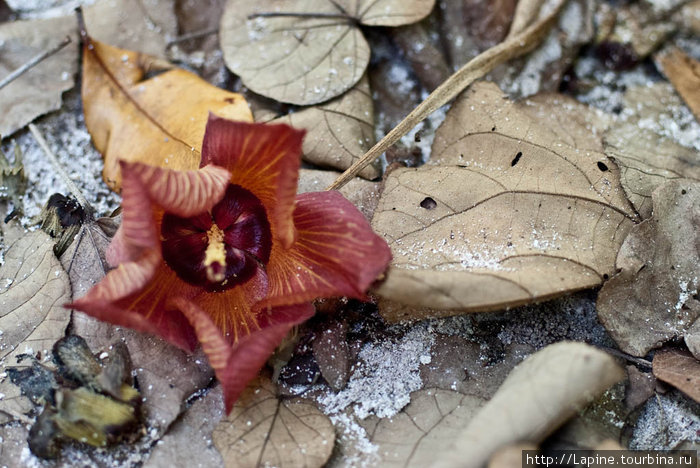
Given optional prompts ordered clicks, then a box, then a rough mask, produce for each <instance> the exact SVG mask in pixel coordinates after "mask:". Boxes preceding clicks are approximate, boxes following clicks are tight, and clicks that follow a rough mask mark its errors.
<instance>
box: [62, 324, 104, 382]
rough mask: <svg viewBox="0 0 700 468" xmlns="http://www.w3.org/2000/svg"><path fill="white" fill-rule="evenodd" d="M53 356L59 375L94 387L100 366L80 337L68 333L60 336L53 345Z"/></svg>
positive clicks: (100, 370) (100, 369)
mask: <svg viewBox="0 0 700 468" xmlns="http://www.w3.org/2000/svg"><path fill="white" fill-rule="evenodd" d="M53 356H54V360H55V361H56V363H57V364H58V366H59V367H58V373H59V375H60V376H61V377H63V378H65V379H68V380H71V381H74V382H75V383H77V384H79V385H86V386H90V387H92V388H95V379H96V378H97V376H98V375H99V374H100V372H102V366H101V365H100V362H99V361H98V360H97V358H95V356H94V355H93V354H92V351H91V350H90V348H89V347H88V345H87V343H86V342H85V340H84V339H83V338H82V337H80V336H78V335H68V336H66V337H63V338H61V339H60V340H58V341H57V342H56V344H54V346H53Z"/></svg>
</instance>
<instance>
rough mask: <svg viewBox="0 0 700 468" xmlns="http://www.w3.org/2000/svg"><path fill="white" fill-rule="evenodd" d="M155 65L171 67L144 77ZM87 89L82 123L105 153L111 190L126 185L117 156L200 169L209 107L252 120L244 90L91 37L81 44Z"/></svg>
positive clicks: (210, 110)
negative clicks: (226, 87) (225, 86)
mask: <svg viewBox="0 0 700 468" xmlns="http://www.w3.org/2000/svg"><path fill="white" fill-rule="evenodd" d="M168 68H169V69H168ZM157 70H166V71H164V72H163V73H160V74H158V75H156V76H153V77H151V78H147V75H148V74H150V73H152V72H154V71H157ZM82 96H83V108H84V109H83V110H84V113H85V124H86V126H87V128H88V131H89V132H90V135H92V139H93V141H94V144H95V147H96V148H97V149H98V151H100V152H101V153H102V155H103V156H104V158H105V167H104V170H103V173H102V176H103V178H104V179H105V182H107V184H108V185H109V186H110V187H111V188H112V189H114V190H119V189H120V187H121V175H120V171H119V160H125V161H130V162H133V161H138V162H142V163H146V164H151V165H155V166H161V167H167V168H170V169H179V170H183V169H184V170H189V169H197V168H198V167H199V161H200V158H201V154H200V150H201V142H202V139H203V136H204V128H205V125H206V122H207V118H208V115H209V112H213V113H215V114H217V115H220V116H222V117H226V118H229V119H234V120H243V121H248V122H251V121H252V115H251V113H250V110H249V109H248V105H247V103H246V102H245V100H244V99H243V97H242V96H241V95H239V94H236V93H231V92H229V91H225V90H223V89H220V88H217V87H215V86H212V85H210V84H209V83H207V82H205V81H204V80H202V79H200V78H199V77H197V76H196V75H194V74H192V73H189V72H187V71H185V70H182V69H178V68H170V65H169V64H167V63H165V62H163V61H160V60H158V59H156V58H154V57H150V56H147V55H144V54H141V53H138V52H133V51H128V50H124V49H119V48H116V47H112V46H109V45H107V44H103V43H101V42H99V41H95V40H93V39H91V38H89V37H88V38H87V40H86V41H85V45H84V48H83V84H82Z"/></svg>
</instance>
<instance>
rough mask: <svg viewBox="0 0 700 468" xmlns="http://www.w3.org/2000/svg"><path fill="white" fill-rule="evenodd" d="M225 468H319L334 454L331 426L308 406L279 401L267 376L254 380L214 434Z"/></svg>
mask: <svg viewBox="0 0 700 468" xmlns="http://www.w3.org/2000/svg"><path fill="white" fill-rule="evenodd" d="M213 440H214V445H215V446H216V448H217V449H218V450H219V452H220V453H221V455H222V456H223V457H224V462H225V466H227V467H232V468H233V467H235V468H246V467H257V466H278V467H281V468H285V467H297V466H306V467H310V468H311V467H321V466H323V465H324V464H325V463H326V461H327V460H328V458H329V457H330V455H331V452H332V451H333V444H334V442H335V429H334V428H333V424H332V423H331V421H330V420H329V419H328V417H327V416H325V415H324V414H323V413H321V411H320V410H319V409H318V408H317V407H316V406H315V405H314V404H313V403H312V402H310V401H308V400H302V399H294V400H278V399H277V395H276V392H275V385H274V384H273V383H272V382H271V381H270V379H269V378H268V377H258V378H257V379H255V380H253V381H252V382H251V384H250V385H249V386H248V388H247V389H246V390H245V392H244V393H243V394H242V395H241V397H240V398H239V399H238V401H237V402H236V404H235V405H234V407H233V410H232V411H231V414H229V415H228V417H227V418H224V419H223V420H222V421H221V422H220V423H219V425H218V426H217V427H216V428H215V429H214V434H213Z"/></svg>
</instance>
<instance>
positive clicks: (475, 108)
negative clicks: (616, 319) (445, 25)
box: [372, 83, 637, 320]
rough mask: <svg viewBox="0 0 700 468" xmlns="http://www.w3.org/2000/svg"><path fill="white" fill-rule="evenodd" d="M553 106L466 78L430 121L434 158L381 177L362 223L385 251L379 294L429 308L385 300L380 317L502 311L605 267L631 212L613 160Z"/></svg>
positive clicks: (594, 276)
mask: <svg viewBox="0 0 700 468" xmlns="http://www.w3.org/2000/svg"><path fill="white" fill-rule="evenodd" d="M555 103H556V101H550V102H549V104H542V103H540V102H530V101H526V102H524V103H517V104H516V103H513V102H511V101H508V100H507V99H505V97H504V96H503V94H502V93H501V92H500V91H499V90H498V88H497V87H495V86H494V85H492V84H488V83H481V84H476V85H474V86H472V88H471V89H470V90H469V91H468V92H467V93H466V94H463V95H462V96H461V97H460V98H459V99H458V100H457V102H456V103H455V104H454V105H453V107H452V109H451V110H450V111H449V113H448V115H447V118H446V119H445V122H444V123H443V124H442V126H441V127H440V128H439V129H438V131H437V133H436V136H435V142H434V143H433V150H432V151H433V155H432V160H431V161H432V164H429V165H425V166H422V167H419V168H417V169H398V170H395V171H393V172H391V173H390V174H389V175H388V177H387V179H386V183H385V188H384V192H383V193H382V196H381V199H380V202H379V206H378V207H377V210H376V212H375V216H374V218H373V221H372V225H373V227H374V229H375V231H377V232H378V233H380V234H381V235H383V236H384V238H385V239H386V240H387V242H388V243H389V245H390V246H391V249H392V253H393V256H394V259H393V261H392V265H391V267H390V269H389V271H388V273H387V279H386V280H385V282H384V283H382V284H381V285H380V286H379V288H378V289H377V292H378V294H380V295H381V296H382V297H384V298H385V299H389V300H391V301H392V302H394V303H402V304H405V305H408V306H411V307H414V308H415V307H423V308H432V309H433V310H426V309H423V310H412V309H410V308H409V309H401V308H400V307H399V306H397V305H395V304H393V305H392V303H391V302H389V301H384V303H383V305H382V307H381V308H380V309H381V311H382V315H383V316H384V317H385V318H387V319H389V320H401V319H416V318H421V317H425V316H431V315H432V316H434V315H447V314H454V313H456V311H477V310H494V309H500V308H504V307H511V306H515V305H519V304H524V303H528V302H533V301H537V300H543V299H547V298H550V297H554V296H557V295H562V294H565V293H569V292H572V291H574V290H578V289H584V288H590V287H594V286H597V285H599V284H600V283H601V282H602V281H603V279H604V278H606V276H607V275H612V274H613V273H614V266H615V265H614V262H615V257H616V255H617V251H618V249H619V247H620V245H621V244H622V241H623V240H624V238H625V236H626V235H627V232H628V231H629V229H630V228H631V227H632V226H633V225H634V223H635V222H636V219H637V218H636V215H635V213H634V211H633V210H632V208H631V207H630V206H629V203H628V202H627V200H626V198H625V196H624V193H623V191H622V188H621V186H620V184H619V179H618V177H619V172H618V170H617V167H616V166H615V164H614V163H613V162H612V161H610V160H609V159H608V158H607V157H605V155H604V154H601V153H599V152H597V151H595V149H594V148H591V146H592V145H591V143H590V142H589V141H588V140H589V139H588V138H583V137H582V136H581V134H582V132H581V130H580V129H578V128H577V124H576V122H575V120H572V119H567V120H566V121H565V120H563V119H564V117H563V116H564V115H567V110H566V109H567V106H566V105H565V104H566V103H565V102H563V103H562V102H559V104H558V105H554V104H555ZM530 106H532V108H529V109H528V107H530ZM526 109H527V110H526ZM577 109H578V108H577V107H573V108H571V109H569V111H568V112H571V113H575V112H576V111H577ZM547 114H557V115H559V118H560V119H562V120H561V123H556V122H555V123H553V122H552V120H551V119H550V118H540V117H538V116H540V115H547ZM569 127H572V128H571V130H570V131H567V130H568V129H569Z"/></svg>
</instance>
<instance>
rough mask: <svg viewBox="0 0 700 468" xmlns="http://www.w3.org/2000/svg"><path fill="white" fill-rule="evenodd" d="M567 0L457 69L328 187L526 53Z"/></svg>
mask: <svg viewBox="0 0 700 468" xmlns="http://www.w3.org/2000/svg"><path fill="white" fill-rule="evenodd" d="M565 3H566V0H558V2H557V3H556V5H555V7H554V8H553V9H552V11H551V12H549V13H548V14H547V15H546V16H545V17H544V18H542V19H541V20H539V21H538V22H537V23H535V24H533V25H532V26H530V27H528V28H526V29H524V30H523V31H522V32H519V33H518V34H515V35H513V36H512V37H510V38H508V39H506V40H505V41H503V42H501V43H500V44H497V45H495V46H493V47H491V48H490V49H488V50H486V51H484V52H482V53H481V54H479V55H477V56H476V57H474V58H473V59H472V60H470V61H469V62H467V63H466V64H465V65H464V66H462V68H460V69H459V70H457V71H456V72H455V73H453V74H452V75H451V76H450V77H449V78H447V80H445V82H444V83H442V84H441V85H440V86H438V87H437V88H436V89H435V91H433V92H432V93H430V95H429V96H428V97H427V98H426V99H425V100H424V101H423V102H421V103H420V104H418V106H417V107H416V108H415V109H413V110H412V111H411V113H409V114H408V115H407V116H406V117H405V118H404V119H403V120H402V121H401V122H399V124H398V125H397V126H396V127H394V128H393V129H392V130H391V131H390V132H389V133H387V134H386V135H385V136H384V138H382V139H381V140H379V142H378V143H377V144H375V145H374V146H373V147H372V148H370V149H369V151H367V152H366V153H365V154H364V155H363V156H362V157H361V158H360V159H358V160H357V161H356V162H355V163H354V164H353V165H352V166H350V167H349V168H348V169H347V170H346V171H345V172H343V173H342V174H341V175H340V176H339V177H338V178H337V179H336V180H335V182H333V183H332V184H331V185H329V186H328V187H327V188H326V190H338V189H339V188H341V187H342V186H344V185H345V184H347V183H348V182H350V180H352V178H353V177H355V176H356V175H357V174H358V173H359V172H360V171H361V170H362V169H364V168H365V167H366V166H367V165H369V164H371V163H372V162H373V161H374V160H375V159H377V158H378V157H379V156H381V154H382V153H384V152H385V151H386V150H387V149H388V148H389V147H390V146H391V145H393V144H394V143H396V142H397V141H398V140H399V139H400V138H401V137H403V136H404V135H406V134H407V133H408V132H409V131H411V129H412V128H413V127H415V126H416V125H418V124H419V123H420V122H422V121H423V120H424V119H425V118H426V117H428V116H429V115H430V114H432V113H433V112H435V111H436V110H437V109H439V108H440V107H442V106H444V105H445V104H447V103H448V102H449V101H450V100H452V99H454V98H455V97H456V96H457V95H458V94H459V93H461V92H462V91H464V90H465V89H466V88H467V87H468V86H469V85H470V84H472V83H473V82H474V81H476V80H478V79H479V78H481V77H483V76H484V75H486V74H487V73H489V72H490V71H491V70H493V69H494V68H496V67H497V66H498V65H500V64H502V63H504V62H506V61H508V60H510V59H511V58H513V57H518V56H520V55H522V54H525V53H527V52H529V51H531V50H532V49H534V48H535V46H537V44H539V43H540V41H541V40H542V39H543V38H544V36H545V35H546V34H547V32H548V31H549V27H550V26H551V25H552V23H553V22H554V20H556V18H557V16H558V14H559V11H561V8H562V7H563V6H564V4H565Z"/></svg>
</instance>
